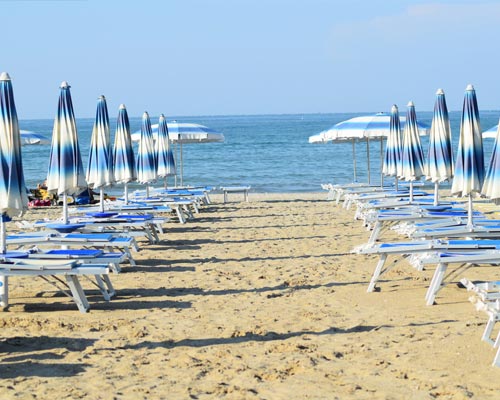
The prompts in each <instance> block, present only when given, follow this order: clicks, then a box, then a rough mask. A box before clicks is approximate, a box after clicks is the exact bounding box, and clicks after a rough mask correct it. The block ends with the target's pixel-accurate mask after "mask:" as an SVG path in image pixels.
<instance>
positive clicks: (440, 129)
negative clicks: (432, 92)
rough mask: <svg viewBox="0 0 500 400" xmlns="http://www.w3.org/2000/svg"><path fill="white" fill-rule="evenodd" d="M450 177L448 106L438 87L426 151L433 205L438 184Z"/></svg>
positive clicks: (451, 159)
mask: <svg viewBox="0 0 500 400" xmlns="http://www.w3.org/2000/svg"><path fill="white" fill-rule="evenodd" d="M452 178H453V151H452V149H451V128H450V120H449V118H448V107H447V106H446V99H445V96H444V92H443V90H442V89H438V91H437V92H436V102H435V104H434V115H433V117H432V124H431V133H430V136H429V152H428V153H427V179H430V180H431V182H434V205H437V204H438V200H439V184H440V183H441V182H444V181H449V180H451V179H452Z"/></svg>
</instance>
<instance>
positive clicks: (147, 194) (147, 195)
mask: <svg viewBox="0 0 500 400" xmlns="http://www.w3.org/2000/svg"><path fill="white" fill-rule="evenodd" d="M146 198H149V185H146Z"/></svg>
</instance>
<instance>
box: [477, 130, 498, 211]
mask: <svg viewBox="0 0 500 400" xmlns="http://www.w3.org/2000/svg"><path fill="white" fill-rule="evenodd" d="M498 126H500V124H499V125H498ZM483 133H484V132H483ZM483 138H484V135H483ZM481 193H482V194H484V195H485V196H486V197H488V198H490V200H492V201H493V202H494V203H495V204H500V129H498V128H497V136H496V138H495V144H494V146H493V150H492V152H491V158H490V164H489V166H488V171H487V172H486V177H485V178H484V184H483V188H482V190H481Z"/></svg>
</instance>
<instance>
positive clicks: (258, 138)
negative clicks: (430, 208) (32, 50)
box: [19, 111, 500, 195]
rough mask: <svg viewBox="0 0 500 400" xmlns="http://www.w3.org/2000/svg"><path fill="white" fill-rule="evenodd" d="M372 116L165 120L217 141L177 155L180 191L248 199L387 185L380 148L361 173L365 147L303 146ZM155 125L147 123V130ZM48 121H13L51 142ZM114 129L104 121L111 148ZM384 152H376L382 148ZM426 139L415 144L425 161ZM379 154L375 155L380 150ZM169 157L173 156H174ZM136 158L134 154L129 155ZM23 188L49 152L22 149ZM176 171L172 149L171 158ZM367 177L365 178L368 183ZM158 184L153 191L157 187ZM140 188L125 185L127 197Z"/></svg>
mask: <svg viewBox="0 0 500 400" xmlns="http://www.w3.org/2000/svg"><path fill="white" fill-rule="evenodd" d="M367 114H371V113H365V112H359V113H331V114H280V115H227V116H224V115H221V116H192V117H189V116H173V117H172V118H168V119H169V120H170V119H172V120H176V121H178V122H191V123H197V124H202V125H206V126H207V127H209V128H212V129H215V130H217V131H219V132H221V133H223V134H224V137H225V141H224V143H195V144H185V145H183V146H182V147H183V148H182V158H183V184H184V185H194V186H196V185H204V186H212V187H214V188H218V187H220V186H241V185H248V186H251V188H252V191H254V192H261V193H266V192H269V193H271V192H315V191H321V184H322V183H349V182H352V181H353V180H354V175H353V172H354V162H355V163H356V181H358V182H368V178H370V183H373V184H379V183H381V182H382V181H384V183H387V182H390V181H391V178H387V177H385V178H383V177H382V176H381V174H380V170H381V165H382V158H381V145H380V142H379V141H372V142H371V143H370V145H369V152H370V157H369V159H370V165H369V171H370V172H369V173H368V165H367V159H368V157H367V148H366V147H367V146H366V143H357V144H355V155H356V159H355V160H354V159H353V151H352V144H351V143H350V142H349V143H328V144H309V143H308V138H309V136H311V135H314V134H317V133H319V132H321V131H323V130H325V129H328V128H330V127H332V126H333V125H335V124H336V123H338V122H341V121H344V120H347V119H349V118H353V117H356V116H360V115H367ZM432 114H433V113H432V112H431V111H428V112H420V113H417V119H418V121H419V122H423V123H426V124H428V125H429V126H430V124H431V120H432ZM449 116H450V124H451V130H452V140H453V149H454V152H455V154H456V149H457V146H458V138H459V131H460V128H459V126H460V118H461V112H460V111H451V112H450V113H449ZM499 117H500V111H482V112H481V113H480V118H481V128H482V130H483V131H484V130H487V129H489V128H491V127H492V126H494V125H496V124H497V123H498V120H499ZM157 120H158V118H155V117H152V118H151V121H152V123H156V122H157ZM53 123H54V121H53V120H52V119H35V120H20V121H19V125H20V128H21V129H25V130H30V131H34V132H37V133H40V134H43V135H45V136H47V137H48V138H51V136H52V127H53ZM93 123H94V119H93V118H88V119H77V129H78V138H79V144H80V151H81V154H82V161H83V165H84V168H86V166H87V162H88V153H89V145H90V136H91V132H92V126H93ZM115 124H116V122H115V121H113V120H111V121H110V126H111V140H113V138H114V129H115ZM130 125H131V131H132V132H135V131H137V130H139V129H140V126H141V119H140V118H130ZM493 144H494V139H485V140H484V150H485V164H486V165H488V163H489V158H490V154H491V149H492V147H493ZM384 146H385V144H383V147H384ZM427 146H428V139H427V138H426V137H422V147H423V149H424V153H427ZM383 147H382V150H383ZM174 149H175V148H174ZM135 150H137V149H135ZM22 154H23V166H24V174H25V181H26V185H27V187H28V188H33V187H36V185H37V184H38V183H40V182H42V181H43V180H44V179H45V177H46V175H47V166H48V160H49V155H50V145H26V146H23V147H22ZM175 156H176V160H177V167H178V170H179V169H180V166H179V148H177V152H176V153H175ZM368 175H369V176H368ZM176 184H177V185H179V184H180V177H177V178H174V177H169V179H168V180H167V186H174V185H176ZM163 185H164V182H163V180H162V181H161V182H158V183H157V185H156V186H163ZM136 188H141V186H140V185H138V184H134V185H131V189H132V190H134V189H136ZM105 191H106V192H107V193H108V194H110V195H119V194H121V193H123V187H122V186H121V185H115V186H112V187H108V188H106V189H105Z"/></svg>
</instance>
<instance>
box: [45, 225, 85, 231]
mask: <svg viewBox="0 0 500 400" xmlns="http://www.w3.org/2000/svg"><path fill="white" fill-rule="evenodd" d="M45 226H46V227H47V228H49V229H54V230H55V231H58V232H62V233H67V232H73V231H76V230H77V229H79V228H83V227H84V226H85V224H47V225H45Z"/></svg>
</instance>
